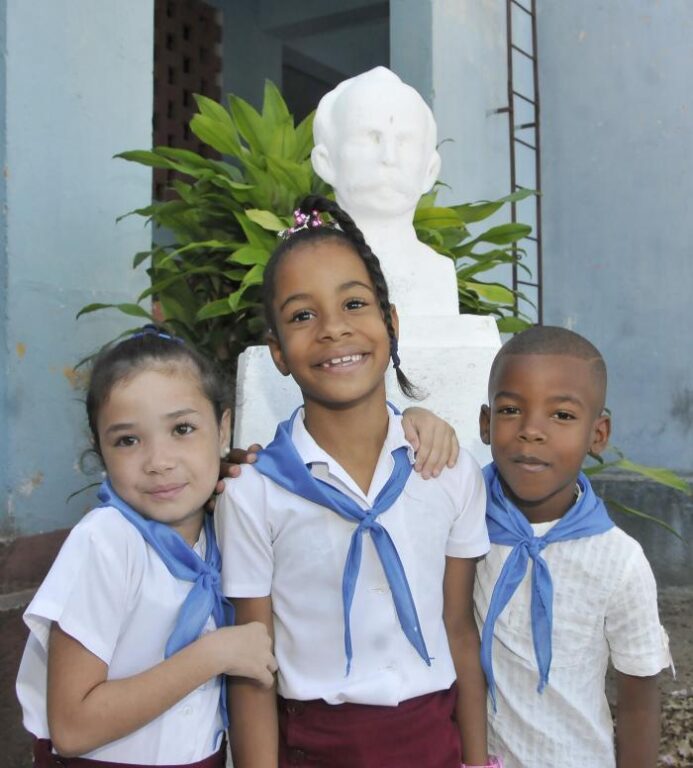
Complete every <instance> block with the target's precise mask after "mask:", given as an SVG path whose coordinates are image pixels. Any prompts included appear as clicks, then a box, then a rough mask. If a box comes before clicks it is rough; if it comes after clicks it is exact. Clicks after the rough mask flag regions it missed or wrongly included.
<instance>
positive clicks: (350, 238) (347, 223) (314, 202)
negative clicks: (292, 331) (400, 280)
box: [263, 195, 421, 399]
mask: <svg viewBox="0 0 693 768" xmlns="http://www.w3.org/2000/svg"><path fill="white" fill-rule="evenodd" d="M298 211H299V212H300V213H302V214H304V215H305V216H306V218H309V217H311V214H312V212H313V211H317V212H318V213H327V214H329V216H330V217H331V218H332V220H333V221H334V222H335V223H336V224H337V225H338V226H339V229H335V228H332V227H329V226H312V227H311V226H305V227H304V228H301V229H298V230H296V231H293V232H290V234H289V235H288V236H287V237H286V239H284V240H282V242H281V243H280V245H279V246H278V247H277V249H276V250H275V251H274V253H273V254H272V256H271V257H270V260H269V261H268V262H267V266H266V267H265V276H264V283H263V303H264V309H265V318H266V321H267V324H268V328H269V331H270V333H272V334H273V335H274V336H276V335H277V326H276V320H275V317H274V309H273V305H274V296H275V280H276V272H277V268H278V267H279V264H280V263H281V261H282V259H283V257H284V256H285V255H286V254H287V253H289V252H290V251H292V250H293V249H294V248H297V247H298V246H300V245H301V244H303V243H319V242H322V241H325V240H337V241H339V242H342V243H346V244H348V245H350V246H351V247H352V248H353V250H354V251H355V252H356V253H357V254H358V256H359V257H360V258H361V261H363V264H364V266H365V267H366V271H367V272H368V276H369V277H370V279H371V282H372V283H373V288H374V290H375V295H376V298H377V300H378V304H379V306H380V313H381V315H382V318H383V322H384V323H385V327H386V328H387V335H388V336H389V338H390V356H391V357H392V364H393V367H394V369H395V373H396V375H397V383H398V384H399V388H400V389H401V390H402V393H403V394H404V395H405V396H406V397H409V398H412V399H420V398H421V394H420V393H419V390H418V389H417V387H415V386H414V384H412V383H411V381H409V379H408V378H407V377H406V376H405V374H404V372H403V371H402V369H401V368H400V361H399V354H398V349H397V336H396V334H395V327H394V324H393V322H392V310H391V305H390V293H389V290H388V287H387V282H386V281H385V276H384V275H383V271H382V268H381V267H380V261H379V260H378V257H377V256H376V255H375V254H374V253H373V251H372V250H371V248H370V246H369V245H368V243H367V242H366V240H365V238H364V236H363V233H362V232H361V230H360V229H359V228H358V227H357V226H356V223H355V222H354V220H353V219H352V218H351V216H349V214H348V213H346V212H345V211H343V210H342V209H341V208H340V207H339V205H338V204H337V203H336V202H334V201H333V200H328V199H327V198H325V197H321V196H319V195H310V196H308V197H306V198H304V200H303V201H302V202H301V203H300V205H299V207H298Z"/></svg>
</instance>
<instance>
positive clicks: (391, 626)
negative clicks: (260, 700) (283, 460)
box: [216, 415, 489, 706]
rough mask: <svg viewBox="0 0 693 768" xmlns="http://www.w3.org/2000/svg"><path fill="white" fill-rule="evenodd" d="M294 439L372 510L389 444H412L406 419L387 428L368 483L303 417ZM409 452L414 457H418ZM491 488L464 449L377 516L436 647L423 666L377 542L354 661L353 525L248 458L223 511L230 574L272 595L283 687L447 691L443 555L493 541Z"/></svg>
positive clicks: (220, 527)
mask: <svg viewBox="0 0 693 768" xmlns="http://www.w3.org/2000/svg"><path fill="white" fill-rule="evenodd" d="M292 437H293V442H294V445H295V447H296V449H297V450H298V452H299V454H300V455H301V457H302V459H303V460H304V461H305V463H306V464H309V465H310V466H311V471H312V473H313V475H314V476H315V477H318V478H320V479H321V480H324V481H325V482H327V483H330V484H331V485H333V486H334V487H336V488H338V489H339V490H341V491H343V492H344V493H345V494H347V495H348V496H349V497H350V498H352V499H353V500H354V501H356V503H358V504H359V505H360V506H361V507H362V508H363V509H369V508H370V507H371V506H372V504H373V502H374V500H375V498H376V496H377V495H378V493H379V492H380V490H381V489H382V487H383V486H384V485H385V483H386V482H387V480H388V479H389V477H390V474H391V473H392V469H393V466H394V460H393V458H392V456H391V452H392V451H394V450H395V449H397V448H399V447H401V446H406V447H407V448H409V445H408V443H407V442H406V440H405V439H404V433H403V431H402V426H401V418H400V417H398V416H394V415H390V422H389V429H388V433H387V437H386V439H385V444H384V446H383V449H382V451H381V454H380V458H379V460H378V463H377V466H376V469H375V473H374V475H373V480H372V482H371V486H370V488H369V490H368V493H364V492H363V491H362V490H361V489H360V488H359V487H358V486H357V484H356V483H355V482H354V481H353V479H352V478H351V477H349V475H348V474H347V473H346V472H345V471H344V469H343V468H342V467H340V465H339V464H338V463H337V462H336V461H335V460H334V459H333V458H332V457H331V456H329V455H328V454H327V453H325V451H323V450H322V449H321V448H320V447H319V446H318V445H317V444H316V443H315V441H314V440H313V439H312V437H311V436H310V435H309V434H308V432H307V431H306V429H305V426H304V425H303V421H302V419H301V418H300V417H297V418H296V419H295V421H294V427H293V435H292ZM411 458H412V457H411V455H410V459H411ZM485 501H486V493H485V488H484V482H483V478H482V476H481V472H480V469H479V466H478V465H477V464H476V462H475V461H474V459H473V458H472V457H471V456H470V455H469V454H468V453H466V452H462V455H461V456H460V458H459V460H458V462H457V466H456V467H454V468H453V469H445V470H443V472H442V473H441V475H440V476H439V477H438V478H435V479H431V480H423V479H422V478H421V477H420V476H419V475H418V474H417V473H416V472H413V471H412V473H411V475H410V476H409V479H408V480H407V483H406V485H405V488H404V490H403V491H402V493H401V495H400V496H399V498H398V499H397V500H396V501H395V503H394V504H393V505H392V506H391V507H390V508H389V509H388V510H387V511H385V512H383V513H382V514H380V515H379V516H378V518H377V519H378V522H379V523H380V524H381V525H382V526H383V527H384V528H385V529H386V530H387V531H388V533H389V534H390V536H391V537H392V540H393V542H394V544H395V546H396V547H397V551H398V553H399V556H400V558H401V560H402V563H403V565H404V570H405V573H406V575H407V579H408V581H409V586H410V588H411V592H412V595H413V598H414V603H415V605H416V610H417V612H418V616H419V621H420V624H421V629H422V633H423V636H424V640H425V642H426V645H427V648H428V652H429V655H430V656H431V657H432V658H433V661H432V663H431V666H430V667H429V666H427V665H426V663H425V662H424V661H423V660H422V658H421V657H420V656H419V654H418V653H417V652H416V650H415V649H414V648H413V647H412V646H411V644H410V643H409V641H408V640H407V638H406V637H405V635H404V633H403V631H402V628H401V627H400V624H399V621H398V619H397V614H396V612H395V606H394V603H393V600H392V594H391V592H390V589H389V586H388V583H387V579H386V577H385V574H384V572H383V568H382V565H381V563H380V559H379V558H378V555H377V553H376V550H375V546H374V544H373V541H372V539H371V537H370V535H369V534H368V533H364V535H363V556H362V560H361V567H360V570H359V575H358V580H357V583H356V590H355V595H354V601H353V604H352V607H351V637H352V643H353V660H352V665H351V671H350V674H349V675H348V676H347V675H346V674H345V672H346V657H345V652H344V618H343V608H342V575H343V572H344V563H345V560H346V556H347V551H348V549H349V544H350V542H351V537H352V534H353V532H354V530H355V528H356V524H355V523H354V522H352V521H349V520H345V519H344V518H342V517H340V516H339V515H338V514H337V513H335V512H333V511H331V510H329V509H327V508H325V507H323V506H321V505H319V504H316V503H313V502H311V501H307V500H306V499H303V498H301V497H299V496H296V495H294V494H292V493H290V492H289V491H287V490H285V489H283V488H281V487H280V486H279V485H277V484H276V483H275V482H273V481H272V480H270V479H269V478H268V477H265V476H263V475H261V474H260V473H259V472H258V471H257V470H256V469H254V468H253V467H252V466H248V467H243V471H242V472H241V476H240V477H239V478H237V479H235V480H228V481H227V482H226V489H225V491H224V494H223V495H222V496H221V497H220V499H219V502H218V506H217V511H216V521H217V537H218V540H219V546H220V547H221V550H222V556H223V568H222V583H223V588H224V593H225V594H226V595H229V596H231V597H239V598H240V597H265V596H268V595H271V597H272V607H273V612H274V631H275V653H276V657H277V661H278V664H279V678H278V687H279V693H280V694H281V695H282V696H285V697H286V698H293V699H301V700H310V699H324V700H325V701H327V702H328V703H330V704H338V703H341V702H345V701H350V702H356V703H361V704H381V705H390V706H394V705H396V704H398V703H399V702H400V701H403V700H405V699H410V698H412V697H414V696H419V695H421V694H424V693H430V692H432V691H439V690H445V689H447V688H449V687H450V685H451V684H452V682H453V681H454V679H455V669H454V666H453V662H452V658H451V656H450V650H449V647H448V641H447V636H446V633H445V627H444V624H443V576H444V572H445V558H446V556H449V557H459V558H476V557H478V556H480V555H483V554H484V553H485V552H487V551H488V547H489V542H488V534H487V531H486V524H485V520H484V514H485Z"/></svg>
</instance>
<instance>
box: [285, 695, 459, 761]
mask: <svg viewBox="0 0 693 768" xmlns="http://www.w3.org/2000/svg"><path fill="white" fill-rule="evenodd" d="M456 703H457V688H456V686H455V685H453V686H452V687H451V688H450V690H447V691H438V692H436V693H429V694H425V695H424V696H417V697H416V698H414V699H408V700H407V701H403V702H401V703H400V704H399V705H398V706H396V707H381V706H374V705H370V704H350V703H346V704H336V705H332V704H327V703H326V702H324V701H322V700H316V701H297V700H295V699H283V698H282V697H279V768H292V767H293V766H305V768H423V767H424V766H425V768H459V765H460V763H461V761H462V757H461V747H460V734H459V729H458V727H457V719H456V713H455V706H456Z"/></svg>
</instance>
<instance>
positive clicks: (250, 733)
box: [229, 597, 279, 768]
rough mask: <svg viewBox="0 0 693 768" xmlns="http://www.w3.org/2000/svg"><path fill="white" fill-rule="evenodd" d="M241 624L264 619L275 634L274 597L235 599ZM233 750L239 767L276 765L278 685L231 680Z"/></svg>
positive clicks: (235, 763) (263, 767)
mask: <svg viewBox="0 0 693 768" xmlns="http://www.w3.org/2000/svg"><path fill="white" fill-rule="evenodd" d="M233 603H234V607H235V609H236V621H237V622H238V624H243V622H247V621H254V622H258V621H259V622H262V623H263V624H264V626H265V627H266V628H267V631H268V632H269V633H270V635H271V634H272V631H273V630H272V626H273V625H272V599H271V598H270V597H245V598H239V599H236V600H234V601H233ZM229 682H230V685H229V711H230V712H231V720H232V722H233V727H232V728H231V751H232V753H233V764H234V766H235V768H276V766H277V763H278V759H279V725H278V722H277V692H276V687H275V686H270V687H260V686H258V685H256V684H254V683H253V682H252V681H249V680H242V679H238V678H236V679H234V680H230V681H229Z"/></svg>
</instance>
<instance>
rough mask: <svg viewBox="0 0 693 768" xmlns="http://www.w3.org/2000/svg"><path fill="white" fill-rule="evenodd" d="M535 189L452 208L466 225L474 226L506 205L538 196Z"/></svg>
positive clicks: (520, 190) (521, 190) (518, 191)
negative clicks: (476, 222)
mask: <svg viewBox="0 0 693 768" xmlns="http://www.w3.org/2000/svg"><path fill="white" fill-rule="evenodd" d="M536 194H537V193H536V192H535V191H534V190H533V189H518V190H517V191H516V192H513V193H512V194H510V195H506V196H505V197H501V198H499V199H498V200H489V201H487V200H482V201H480V202H478V203H467V204H465V205H454V206H451V207H452V208H453V209H454V210H455V211H456V212H457V213H458V214H459V216H460V218H461V219H462V221H463V222H464V223H465V224H473V223H474V222H475V221H482V220H483V219H487V218H488V217H489V216H492V215H493V214H494V213H495V212H496V211H499V210H500V209H501V208H502V207H503V206H504V205H505V204H506V203H516V202H519V201H520V200H524V199H525V198H527V197H530V196H532V195H536Z"/></svg>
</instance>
